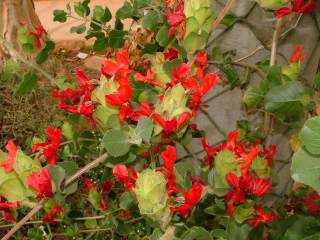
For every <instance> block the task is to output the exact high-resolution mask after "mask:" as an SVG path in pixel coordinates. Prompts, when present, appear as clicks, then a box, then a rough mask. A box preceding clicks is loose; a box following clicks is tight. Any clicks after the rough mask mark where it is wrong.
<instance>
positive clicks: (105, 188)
mask: <svg viewBox="0 0 320 240" xmlns="http://www.w3.org/2000/svg"><path fill="white" fill-rule="evenodd" d="M84 185H85V186H86V190H87V192H88V193H90V192H91V191H92V190H94V189H95V190H97V191H99V192H101V194H102V200H101V202H100V208H101V209H103V210H106V209H108V193H109V192H110V191H111V188H112V181H111V180H106V181H105V182H104V183H103V184H102V185H101V186H98V185H97V184H95V183H93V182H92V181H91V180H90V178H85V179H84ZM100 189H101V190H100Z"/></svg>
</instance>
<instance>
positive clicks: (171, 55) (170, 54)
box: [163, 48, 179, 61]
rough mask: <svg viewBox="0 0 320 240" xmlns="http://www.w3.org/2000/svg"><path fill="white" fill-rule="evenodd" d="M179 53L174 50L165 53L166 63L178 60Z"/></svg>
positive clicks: (170, 49)
mask: <svg viewBox="0 0 320 240" xmlns="http://www.w3.org/2000/svg"><path fill="white" fill-rule="evenodd" d="M178 55H179V52H178V51H177V50H176V49H174V48H168V50H167V51H166V52H163V56H164V59H165V60H166V61H171V60H174V59H176V58H178Z"/></svg>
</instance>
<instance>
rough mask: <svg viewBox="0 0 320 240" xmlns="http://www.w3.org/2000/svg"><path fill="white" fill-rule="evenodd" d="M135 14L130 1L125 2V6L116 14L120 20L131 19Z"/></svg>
mask: <svg viewBox="0 0 320 240" xmlns="http://www.w3.org/2000/svg"><path fill="white" fill-rule="evenodd" d="M133 14H134V9H133V7H132V5H131V4H130V3H129V2H128V1H125V3H124V4H123V6H122V7H121V8H119V9H118V11H117V12H116V16H117V18H118V19H126V18H131V17H133Z"/></svg>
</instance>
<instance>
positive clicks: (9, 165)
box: [0, 140, 18, 172]
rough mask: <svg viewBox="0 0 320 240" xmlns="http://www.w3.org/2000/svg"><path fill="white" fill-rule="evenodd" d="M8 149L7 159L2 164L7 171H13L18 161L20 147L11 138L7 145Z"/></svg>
mask: <svg viewBox="0 0 320 240" xmlns="http://www.w3.org/2000/svg"><path fill="white" fill-rule="evenodd" d="M6 150H7V151H8V158H7V160H6V161H4V162H2V163H1V164H0V166H1V167H3V168H4V171H5V172H11V171H12V170H13V165H14V163H15V161H16V157H17V152H18V148H17V146H16V145H15V143H14V142H13V141H12V140H9V141H8V144H7V145H6Z"/></svg>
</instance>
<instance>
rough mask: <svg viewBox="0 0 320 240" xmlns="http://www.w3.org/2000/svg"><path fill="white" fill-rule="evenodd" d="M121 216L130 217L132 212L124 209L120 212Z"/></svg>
mask: <svg viewBox="0 0 320 240" xmlns="http://www.w3.org/2000/svg"><path fill="white" fill-rule="evenodd" d="M119 216H120V217H122V218H125V219H127V218H129V217H130V212H129V211H128V210H122V211H121V212H120V213H119Z"/></svg>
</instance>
